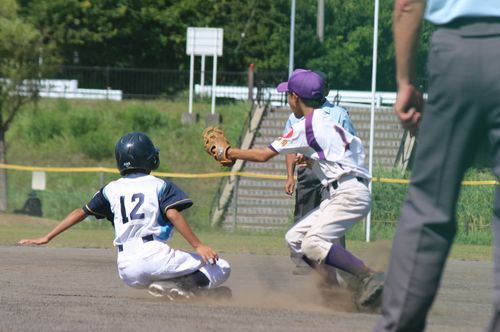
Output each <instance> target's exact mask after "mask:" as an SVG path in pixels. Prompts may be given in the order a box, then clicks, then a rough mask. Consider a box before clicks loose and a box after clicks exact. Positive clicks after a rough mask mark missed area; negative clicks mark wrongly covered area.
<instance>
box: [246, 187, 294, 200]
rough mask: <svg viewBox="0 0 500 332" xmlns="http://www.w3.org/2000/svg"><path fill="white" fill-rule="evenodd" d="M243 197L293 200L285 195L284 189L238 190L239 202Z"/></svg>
mask: <svg viewBox="0 0 500 332" xmlns="http://www.w3.org/2000/svg"><path fill="white" fill-rule="evenodd" d="M241 196H254V197H262V196H266V197H268V199H276V198H278V199H290V200H292V198H291V197H290V196H288V195H287V194H285V192H284V190H283V189H278V188H276V189H272V188H271V189H259V188H238V200H239V199H242V198H241ZM288 197H290V198H288Z"/></svg>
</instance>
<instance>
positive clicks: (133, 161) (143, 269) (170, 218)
mask: <svg viewBox="0 0 500 332" xmlns="http://www.w3.org/2000/svg"><path fill="white" fill-rule="evenodd" d="M115 156H116V163H117V166H118V169H119V171H120V174H121V175H122V177H121V178H120V179H118V180H116V181H112V182H110V183H108V184H107V185H106V186H104V187H103V188H102V189H100V190H99V191H98V192H97V193H96V194H95V195H94V197H92V199H91V200H90V202H89V203H88V204H87V205H85V206H84V207H83V208H77V209H76V210H74V211H73V212H71V213H70V214H68V216H66V218H64V219H63V220H62V221H61V222H60V223H59V224H58V225H56V226H55V227H54V229H53V230H51V231H50V232H49V233H48V234H47V235H45V236H43V237H40V238H36V239H23V240H20V241H19V244H22V245H31V244H35V245H40V244H45V243H48V242H49V241H51V240H52V239H53V238H54V237H55V236H57V235H59V234H60V233H62V232H64V231H65V230H67V229H68V228H70V227H71V226H73V225H75V224H77V223H79V222H80V221H82V220H83V219H85V218H86V217H87V216H89V215H93V216H95V217H96V218H98V219H102V218H107V219H108V220H110V221H111V222H112V223H113V226H114V229H115V239H114V241H113V244H114V245H115V246H116V247H117V248H118V259H117V264H118V274H119V276H120V278H121V279H122V280H123V281H124V282H125V283H126V284H127V285H129V286H131V287H135V288H148V290H149V293H150V294H151V295H153V296H155V297H165V298H167V299H169V300H174V299H176V298H189V297H191V296H195V295H200V294H206V293H207V290H212V289H217V291H222V293H221V292H218V293H219V295H230V294H229V293H230V289H228V288H224V287H218V286H219V285H221V284H222V283H223V282H224V281H226V280H227V279H228V277H229V274H230V271H231V268H230V266H229V264H228V262H226V261H225V260H223V259H221V258H219V256H218V254H217V252H216V251H215V250H213V249H212V248H211V247H209V246H207V245H205V244H203V243H202V242H201V241H200V240H199V239H198V237H197V236H196V235H195V234H194V232H193V231H192V230H191V227H190V226H189V224H188V222H187V220H186V219H185V218H184V216H183V215H182V214H181V211H182V210H184V209H186V208H189V207H190V206H191V205H193V202H192V201H191V200H190V199H189V198H188V197H187V195H186V194H185V193H184V192H183V191H182V190H181V189H180V188H179V187H177V186H176V185H175V184H174V183H173V182H170V181H164V180H161V179H159V178H157V177H154V176H152V175H150V172H151V171H152V170H155V169H156V168H158V165H159V163H160V159H159V152H158V149H157V148H156V147H155V146H154V145H153V142H152V141H151V140H150V139H149V137H148V136H146V135H145V134H143V133H135V132H134V133H129V134H126V135H124V136H123V137H121V138H120V139H119V140H118V142H117V143H116V146H115ZM174 228H176V229H177V231H178V232H179V233H181V235H182V236H183V237H184V238H185V239H186V241H187V242H188V243H189V244H190V245H191V246H192V247H193V248H194V249H195V251H196V253H188V252H184V251H181V250H176V249H173V248H171V247H170V246H169V245H168V244H167V243H166V242H165V241H167V240H168V239H169V238H170V237H171V236H172V232H173V230H174ZM216 287H218V288H216ZM208 292H209V291H208Z"/></svg>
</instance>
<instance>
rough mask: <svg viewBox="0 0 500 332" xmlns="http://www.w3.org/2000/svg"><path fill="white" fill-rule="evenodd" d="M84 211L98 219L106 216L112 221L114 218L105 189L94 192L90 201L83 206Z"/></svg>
mask: <svg viewBox="0 0 500 332" xmlns="http://www.w3.org/2000/svg"><path fill="white" fill-rule="evenodd" d="M83 211H84V212H85V213H86V214H87V215H93V216H95V217H96V218H97V219H103V218H106V219H108V220H109V221H111V222H112V221H113V219H114V215H113V212H111V205H110V204H109V201H108V200H107V198H106V196H104V193H103V189H100V190H99V191H98V192H96V193H95V194H94V196H93V197H92V199H91V200H90V202H88V203H87V205H85V206H84V207H83Z"/></svg>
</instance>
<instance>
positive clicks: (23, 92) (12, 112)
mask: <svg viewBox="0 0 500 332" xmlns="http://www.w3.org/2000/svg"><path fill="white" fill-rule="evenodd" d="M45 50H48V47H46V46H45V45H43V44H42V39H41V35H40V33H39V32H38V31H37V30H36V29H35V28H34V27H33V26H32V25H30V24H27V23H26V22H23V21H22V20H21V19H20V18H19V17H18V16H17V4H16V2H15V0H2V1H0V164H5V163H6V148H7V147H6V142H5V133H6V132H7V130H8V129H9V126H10V124H11V123H12V121H13V120H14V118H15V116H16V114H17V113H18V112H19V110H20V109H21V107H22V106H23V105H25V104H27V103H29V102H33V101H35V100H36V99H37V97H38V88H39V80H38V78H39V77H41V75H43V68H44V66H43V64H42V62H43V61H48V59H49V57H48V55H47V54H44V51H45ZM42 59H44V60H42ZM6 209H7V177H6V172H5V170H4V169H0V211H6Z"/></svg>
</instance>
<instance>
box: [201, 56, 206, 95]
mask: <svg viewBox="0 0 500 332" xmlns="http://www.w3.org/2000/svg"><path fill="white" fill-rule="evenodd" d="M200 86H201V93H202V94H203V88H204V87H205V55H202V56H201V77H200Z"/></svg>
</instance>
